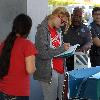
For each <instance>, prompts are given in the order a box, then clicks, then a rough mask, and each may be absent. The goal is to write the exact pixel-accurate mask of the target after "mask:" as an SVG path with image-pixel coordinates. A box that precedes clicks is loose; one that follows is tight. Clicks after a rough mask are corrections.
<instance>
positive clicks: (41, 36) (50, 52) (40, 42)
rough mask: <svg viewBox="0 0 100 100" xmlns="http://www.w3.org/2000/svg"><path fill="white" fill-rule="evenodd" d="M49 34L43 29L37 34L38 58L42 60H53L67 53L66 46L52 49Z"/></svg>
mask: <svg viewBox="0 0 100 100" xmlns="http://www.w3.org/2000/svg"><path fill="white" fill-rule="evenodd" d="M49 34H50V33H49V31H48V30H47V29H43V28H42V27H41V28H39V29H38V30H37V33H36V37H35V44H36V47H37V49H38V56H39V57H40V58H41V59H51V58H53V57H54V56H56V55H58V54H60V53H62V52H64V51H65V49H64V45H62V46H60V47H58V48H56V49H53V48H50V36H49Z"/></svg>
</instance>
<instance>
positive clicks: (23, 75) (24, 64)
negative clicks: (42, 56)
mask: <svg viewBox="0 0 100 100" xmlns="http://www.w3.org/2000/svg"><path fill="white" fill-rule="evenodd" d="M31 26H32V20H31V18H30V17H29V16H27V15H25V14H20V15H18V16H17V17H16V18H15V19H14V22H13V27H12V31H11V32H10V34H9V35H8V36H7V38H6V40H5V41H4V42H3V43H2V44H1V45H0V100H6V99H7V100H12V99H14V100H29V94H30V93H29V92H30V80H29V74H33V73H34V72H35V70H36V68H35V54H36V49H35V46H34V44H33V43H32V42H31V41H29V40H28V39H27V36H28V35H29V32H30V29H31Z"/></svg>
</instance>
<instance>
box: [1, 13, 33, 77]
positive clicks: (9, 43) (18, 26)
mask: <svg viewBox="0 0 100 100" xmlns="http://www.w3.org/2000/svg"><path fill="white" fill-rule="evenodd" d="M31 26H32V20H31V18H30V17H29V16H27V15H25V14H20V15H18V16H17V17H16V18H15V19H14V21H13V26H12V31H11V32H10V34H9V35H8V36H7V38H6V40H5V41H4V46H3V48H2V52H1V54H0V79H3V77H4V76H6V75H7V74H8V71H9V65H10V56H11V50H12V48H13V45H14V41H15V39H16V34H19V35H20V36H21V37H25V38H27V36H28V34H29V32H30V29H31Z"/></svg>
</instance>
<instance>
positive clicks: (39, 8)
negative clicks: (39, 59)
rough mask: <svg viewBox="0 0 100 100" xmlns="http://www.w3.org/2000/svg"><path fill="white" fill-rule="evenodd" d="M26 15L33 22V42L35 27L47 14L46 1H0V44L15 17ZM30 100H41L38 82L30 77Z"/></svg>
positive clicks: (31, 34) (31, 37) (41, 95)
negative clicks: (21, 14)
mask: <svg viewBox="0 0 100 100" xmlns="http://www.w3.org/2000/svg"><path fill="white" fill-rule="evenodd" d="M20 13H27V14H28V15H29V16H31V18H32V20H33V26H32V30H31V32H30V36H29V38H30V39H31V40H32V41H33V42H34V39H35V33H36V27H37V25H38V24H39V23H41V21H42V20H43V19H44V17H45V16H46V15H47V13H48V0H0V42H1V41H3V40H4V39H5V38H6V36H7V35H8V34H9V32H10V30H11V28H12V21H13V19H14V18H15V16H16V15H18V14H20ZM30 100H43V94H42V91H41V87H40V84H39V82H38V81H35V80H34V79H33V77H31V95H30Z"/></svg>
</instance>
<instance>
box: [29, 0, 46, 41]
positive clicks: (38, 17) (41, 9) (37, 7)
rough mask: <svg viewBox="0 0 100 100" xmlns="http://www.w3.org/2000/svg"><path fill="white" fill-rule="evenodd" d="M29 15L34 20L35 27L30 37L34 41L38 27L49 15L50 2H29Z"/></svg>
mask: <svg viewBox="0 0 100 100" xmlns="http://www.w3.org/2000/svg"><path fill="white" fill-rule="evenodd" d="M27 13H28V15H30V16H31V17H32V19H33V27H32V31H31V33H30V36H29V37H30V39H31V40H32V41H34V35H35V33H36V27H37V25H38V24H39V23H40V22H41V21H42V20H43V19H44V17H45V16H46V15H47V13H48V0H27Z"/></svg>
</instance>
